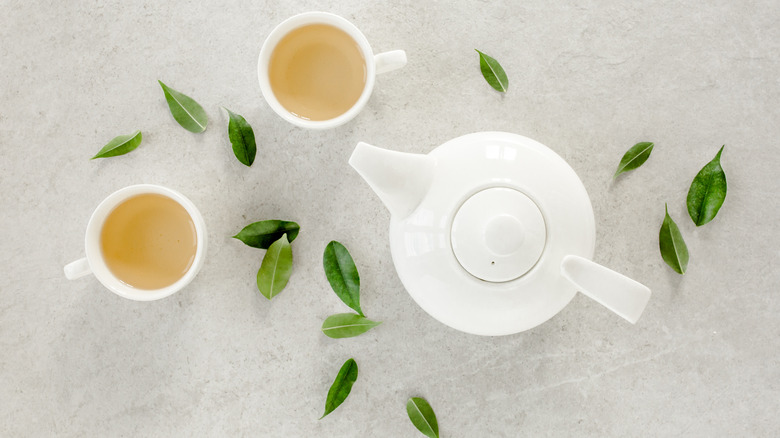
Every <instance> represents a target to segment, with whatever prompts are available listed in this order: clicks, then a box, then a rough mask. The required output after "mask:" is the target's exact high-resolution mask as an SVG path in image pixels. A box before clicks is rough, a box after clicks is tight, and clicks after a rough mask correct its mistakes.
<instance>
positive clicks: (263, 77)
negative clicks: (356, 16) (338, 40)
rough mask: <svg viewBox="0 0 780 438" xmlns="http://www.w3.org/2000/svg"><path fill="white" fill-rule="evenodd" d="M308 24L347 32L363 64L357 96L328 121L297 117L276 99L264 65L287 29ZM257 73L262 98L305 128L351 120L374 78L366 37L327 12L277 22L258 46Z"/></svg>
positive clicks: (315, 127)
mask: <svg viewBox="0 0 780 438" xmlns="http://www.w3.org/2000/svg"><path fill="white" fill-rule="evenodd" d="M310 24H327V25H331V26H334V27H336V28H338V29H341V30H342V31H344V32H346V33H347V35H349V36H350V37H352V39H353V40H355V42H356V43H357V45H358V47H359V48H360V52H361V54H362V55H363V59H364V61H365V65H366V84H365V87H364V88H363V92H362V94H361V95H360V97H359V98H358V100H357V102H355V104H354V105H352V107H351V108H350V109H348V110H347V111H346V112H344V113H342V114H341V115H339V116H338V117H334V118H332V119H328V120H306V119H303V118H300V117H298V116H296V115H294V114H292V113H291V112H290V111H288V110H287V109H286V108H285V107H284V106H283V105H282V104H281V103H280V102H279V100H278V99H277V98H276V96H275V95H274V92H273V89H272V88H271V83H270V80H269V77H268V67H269V64H270V60H271V55H272V54H273V52H274V50H275V49H276V46H277V45H278V44H279V42H280V41H281V40H282V38H284V37H285V36H286V35H287V34H289V33H290V32H291V31H293V30H295V29H298V28H300V27H303V26H307V25H310ZM257 75H258V79H259V81H260V90H261V91H262V93H263V97H264V98H265V100H266V101H267V102H268V105H270V106H271V109H273V110H274V111H275V112H276V113H277V114H279V116H281V117H282V118H283V119H285V120H287V121H288V122H290V123H292V124H294V125H297V126H301V127H303V128H309V129H327V128H334V127H336V126H339V125H343V124H344V123H346V122H348V121H350V120H352V119H353V118H354V117H355V116H356V115H357V114H358V113H359V112H360V110H361V109H363V107H364V106H365V104H366V102H368V98H369V97H370V96H371V92H372V91H373V89H374V81H375V78H376V65H375V62H374V53H373V51H372V49H371V46H370V45H369V44H368V40H367V39H366V37H365V35H363V33H362V32H360V30H359V29H358V28H357V27H355V25H354V24H352V23H351V22H350V21H348V20H347V19H345V18H343V17H340V16H338V15H335V14H331V13H328V12H305V13H303V14H299V15H295V16H293V17H290V18H288V19H287V20H285V21H283V22H282V23H280V24H279V25H278V26H276V28H274V30H272V31H271V33H270V34H269V35H268V38H266V40H265V42H264V43H263V47H262V48H261V49H260V56H259V58H258V61H257Z"/></svg>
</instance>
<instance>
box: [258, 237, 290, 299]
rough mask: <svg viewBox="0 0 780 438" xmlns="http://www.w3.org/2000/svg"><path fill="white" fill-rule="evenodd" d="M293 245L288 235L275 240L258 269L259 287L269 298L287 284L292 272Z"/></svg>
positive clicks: (277, 293)
mask: <svg viewBox="0 0 780 438" xmlns="http://www.w3.org/2000/svg"><path fill="white" fill-rule="evenodd" d="M292 261H293V260H292V247H290V242H289V241H287V235H286V234H284V235H282V237H281V238H280V239H279V240H277V241H276V242H274V243H273V244H272V245H271V246H270V247H269V248H268V251H266V253H265V257H263V263H262V264H261V265H260V270H259V271H257V289H258V290H259V291H260V293H261V294H263V296H264V297H266V298H268V299H269V300H270V299H271V298H273V297H275V296H277V295H279V292H281V291H282V289H284V287H285V286H287V282H288V281H289V280H290V274H292Z"/></svg>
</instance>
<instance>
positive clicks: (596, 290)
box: [561, 255, 650, 324]
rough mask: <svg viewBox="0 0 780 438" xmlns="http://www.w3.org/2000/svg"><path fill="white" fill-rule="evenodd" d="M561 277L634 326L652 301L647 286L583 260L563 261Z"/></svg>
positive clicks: (570, 256)
mask: <svg viewBox="0 0 780 438" xmlns="http://www.w3.org/2000/svg"><path fill="white" fill-rule="evenodd" d="M561 275H563V278H565V279H567V280H569V282H571V283H572V284H573V285H575V286H576V287H577V290H579V291H580V292H582V293H583V294H585V295H587V296H589V297H590V298H592V299H594V300H595V301H596V302H597V303H599V304H601V305H603V306H604V307H606V308H607V309H609V310H611V311H613V312H615V313H617V314H618V315H619V316H621V317H622V318H624V319H625V320H627V321H628V322H630V323H631V324H635V323H636V322H637V320H638V319H639V317H640V316H641V315H642V312H643V311H644V310H645V306H646V305H647V302H648V301H649V300H650V289H649V288H648V287H647V286H645V285H643V284H641V283H639V282H636V281H634V280H632V279H630V278H628V277H626V276H625V275H623V274H619V273H617V272H615V271H613V270H611V269H608V268H605V267H604V266H601V265H599V264H598V263H594V262H592V261H590V260H588V259H586V258H583V257H580V256H576V255H567V256H566V257H564V258H563V262H561Z"/></svg>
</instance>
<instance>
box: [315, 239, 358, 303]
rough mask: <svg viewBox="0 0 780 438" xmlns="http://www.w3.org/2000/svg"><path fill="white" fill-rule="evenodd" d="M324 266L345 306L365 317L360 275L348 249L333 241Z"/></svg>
mask: <svg viewBox="0 0 780 438" xmlns="http://www.w3.org/2000/svg"><path fill="white" fill-rule="evenodd" d="M322 264H323V266H324V268H325V276H326V277H327V278H328V283H330V287H331V288H332V289H333V292H335V293H336V295H337V296H338V297H339V298H340V299H341V301H343V302H344V304H346V305H347V306H349V307H350V308H351V309H352V310H354V311H355V312H357V313H358V314H359V315H360V316H365V315H363V311H362V310H360V275H358V271H357V267H355V262H354V261H353V260H352V256H351V255H349V251H347V248H345V247H344V245H342V244H340V243H339V242H336V241H335V240H333V241H331V242H330V243H329V244H328V246H326V247H325V253H324V254H323V255H322Z"/></svg>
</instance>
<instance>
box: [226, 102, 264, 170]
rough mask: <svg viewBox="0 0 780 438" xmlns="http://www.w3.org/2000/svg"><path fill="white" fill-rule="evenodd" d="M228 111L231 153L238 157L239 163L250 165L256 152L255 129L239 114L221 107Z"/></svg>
mask: <svg viewBox="0 0 780 438" xmlns="http://www.w3.org/2000/svg"><path fill="white" fill-rule="evenodd" d="M222 108H224V109H225V111H227V112H228V115H229V116H230V122H229V123H228V138H230V144H231V145H232V146H233V154H234V155H235V156H236V158H238V161H240V162H241V164H244V165H246V166H251V165H252V163H254V161H255V155H256V154H257V145H256V144H255V131H253V130H252V127H251V126H250V125H249V123H247V121H246V119H244V118H243V117H242V116H241V115H239V114H236V113H234V112H233V111H230V110H229V109H227V108H225V107H222Z"/></svg>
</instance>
